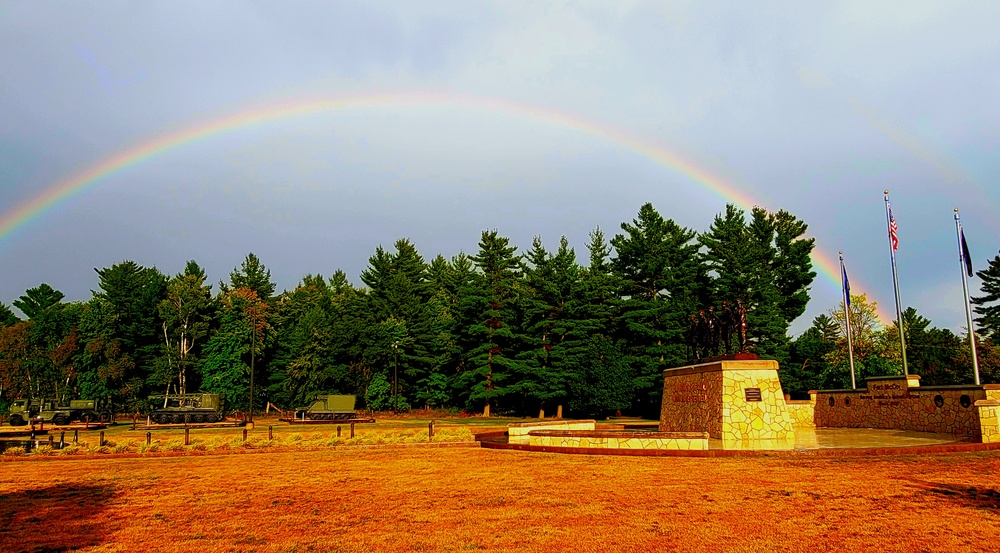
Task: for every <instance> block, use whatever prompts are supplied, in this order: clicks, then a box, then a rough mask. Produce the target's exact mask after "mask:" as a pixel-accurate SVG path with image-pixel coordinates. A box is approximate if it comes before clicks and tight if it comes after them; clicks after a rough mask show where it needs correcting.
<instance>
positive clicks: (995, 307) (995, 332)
mask: <svg viewBox="0 0 1000 553" xmlns="http://www.w3.org/2000/svg"><path fill="white" fill-rule="evenodd" d="M976 276H978V277H979V278H980V279H982V281H983V287H982V291H983V295H982V296H976V297H974V298H972V303H973V304H975V306H976V307H975V310H976V314H977V315H979V317H977V318H976V323H977V324H978V326H979V328H978V330H979V332H981V333H982V334H984V335H986V336H988V337H989V338H992V339H993V341H994V342H998V341H1000V255H997V256H996V257H994V258H993V259H992V260H991V261H990V262H989V265H988V266H987V267H986V268H985V269H983V270H981V271H977V272H976Z"/></svg>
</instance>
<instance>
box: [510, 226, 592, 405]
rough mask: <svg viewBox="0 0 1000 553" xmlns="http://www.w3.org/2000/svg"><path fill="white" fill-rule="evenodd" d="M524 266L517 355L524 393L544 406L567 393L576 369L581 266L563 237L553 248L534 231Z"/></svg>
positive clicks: (582, 333) (583, 341)
mask: <svg viewBox="0 0 1000 553" xmlns="http://www.w3.org/2000/svg"><path fill="white" fill-rule="evenodd" d="M526 260H527V263H526V264H525V267H524V284H525V288H526V294H525V298H524V306H525V313H524V335H525V339H526V342H525V344H524V351H523V352H522V353H521V356H520V358H521V359H523V360H525V361H526V362H527V365H528V366H527V369H528V371H529V373H528V377H527V379H526V382H527V383H528V387H527V389H526V390H525V393H526V395H529V396H531V397H533V398H534V399H536V400H537V401H538V402H539V404H540V408H542V409H544V407H545V405H546V403H548V402H558V403H559V404H561V403H562V402H563V401H564V400H565V399H567V398H568V397H569V394H570V389H571V387H572V383H573V381H574V380H575V379H576V378H578V376H579V374H580V373H581V372H582V366H583V363H584V356H585V354H586V349H587V337H588V332H587V329H586V328H585V326H584V323H583V321H582V320H581V319H583V318H584V316H585V314H584V312H583V310H584V308H585V306H584V303H583V302H584V288H583V282H582V279H581V274H582V269H581V268H580V266H579V265H577V263H576V253H575V252H574V251H573V249H572V248H570V247H569V243H568V241H567V240H566V237H565V236H564V237H562V238H561V239H560V241H559V249H558V250H557V251H556V253H555V254H550V253H548V252H547V251H546V250H545V248H544V247H543V246H542V241H541V238H539V237H535V239H534V240H533V242H532V248H531V250H530V251H529V252H528V254H527V256H526Z"/></svg>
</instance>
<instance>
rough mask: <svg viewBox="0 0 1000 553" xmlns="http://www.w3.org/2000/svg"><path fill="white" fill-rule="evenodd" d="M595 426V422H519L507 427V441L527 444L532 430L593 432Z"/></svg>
mask: <svg viewBox="0 0 1000 553" xmlns="http://www.w3.org/2000/svg"><path fill="white" fill-rule="evenodd" d="M595 424H596V421H594V420H553V421H538V422H517V423H513V424H508V425H507V437H508V438H507V439H508V441H509V442H510V443H512V444H526V443H528V433H529V432H531V431H532V430H593V429H594V425H595Z"/></svg>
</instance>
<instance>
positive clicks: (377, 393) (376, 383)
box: [365, 372, 410, 411]
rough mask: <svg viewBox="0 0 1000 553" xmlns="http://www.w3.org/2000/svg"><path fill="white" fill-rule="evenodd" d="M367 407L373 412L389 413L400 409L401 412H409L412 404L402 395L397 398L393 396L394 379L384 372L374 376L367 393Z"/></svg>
mask: <svg viewBox="0 0 1000 553" xmlns="http://www.w3.org/2000/svg"><path fill="white" fill-rule="evenodd" d="M365 405H366V406H367V407H368V409H371V410H373V411H389V410H395V409H396V408H397V407H398V410H399V411H408V410H409V409H410V404H409V403H408V402H407V401H406V398H405V397H404V396H403V394H402V393H400V394H399V395H398V398H397V397H394V396H393V394H392V377H391V376H390V375H386V374H384V373H382V372H377V373H375V374H374V376H372V379H371V381H370V382H369V383H368V389H367V390H366V391H365Z"/></svg>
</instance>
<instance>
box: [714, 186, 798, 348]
mask: <svg viewBox="0 0 1000 553" xmlns="http://www.w3.org/2000/svg"><path fill="white" fill-rule="evenodd" d="M750 215H751V216H750V221H749V222H747V221H746V215H745V213H744V212H743V211H742V210H740V209H738V208H737V207H736V206H734V205H732V204H729V205H727V206H726V213H725V214H724V215H718V216H716V218H715V221H714V222H713V223H712V226H711V227H710V228H709V230H708V231H707V232H705V233H703V234H701V235H700V236H699V238H698V240H699V242H700V243H701V244H702V246H704V248H705V252H704V254H703V259H704V263H705V265H706V267H707V268H708V269H709V271H710V272H711V275H712V284H711V290H712V293H711V296H712V301H713V303H714V304H716V305H717V304H719V303H720V302H722V301H729V302H730V303H734V302H735V301H736V300H737V299H741V300H742V301H743V304H744V306H745V307H746V310H747V327H748V341H750V342H751V347H752V348H753V350H754V351H755V352H756V353H757V354H758V355H761V356H762V357H765V358H773V359H777V360H778V361H779V362H781V363H784V362H785V361H786V360H787V359H788V345H789V344H788V338H787V333H788V327H789V325H790V324H791V322H792V321H793V320H794V319H795V318H797V317H798V316H799V315H801V314H802V313H803V312H804V311H805V306H806V303H807V302H808V300H809V295H808V289H809V285H810V284H811V283H812V281H813V279H815V278H816V273H815V272H814V271H812V263H811V261H810V258H809V255H810V253H811V252H812V250H813V247H814V245H815V244H814V242H815V241H814V239H812V238H809V239H806V238H803V236H804V235H805V232H806V229H807V226H806V224H805V223H803V222H802V221H800V220H798V219H796V218H795V217H794V216H792V215H791V214H789V213H788V212H786V211H779V212H777V213H768V212H767V211H766V210H764V209H762V208H759V207H755V208H754V209H753V210H752V212H751V214H750Z"/></svg>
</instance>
